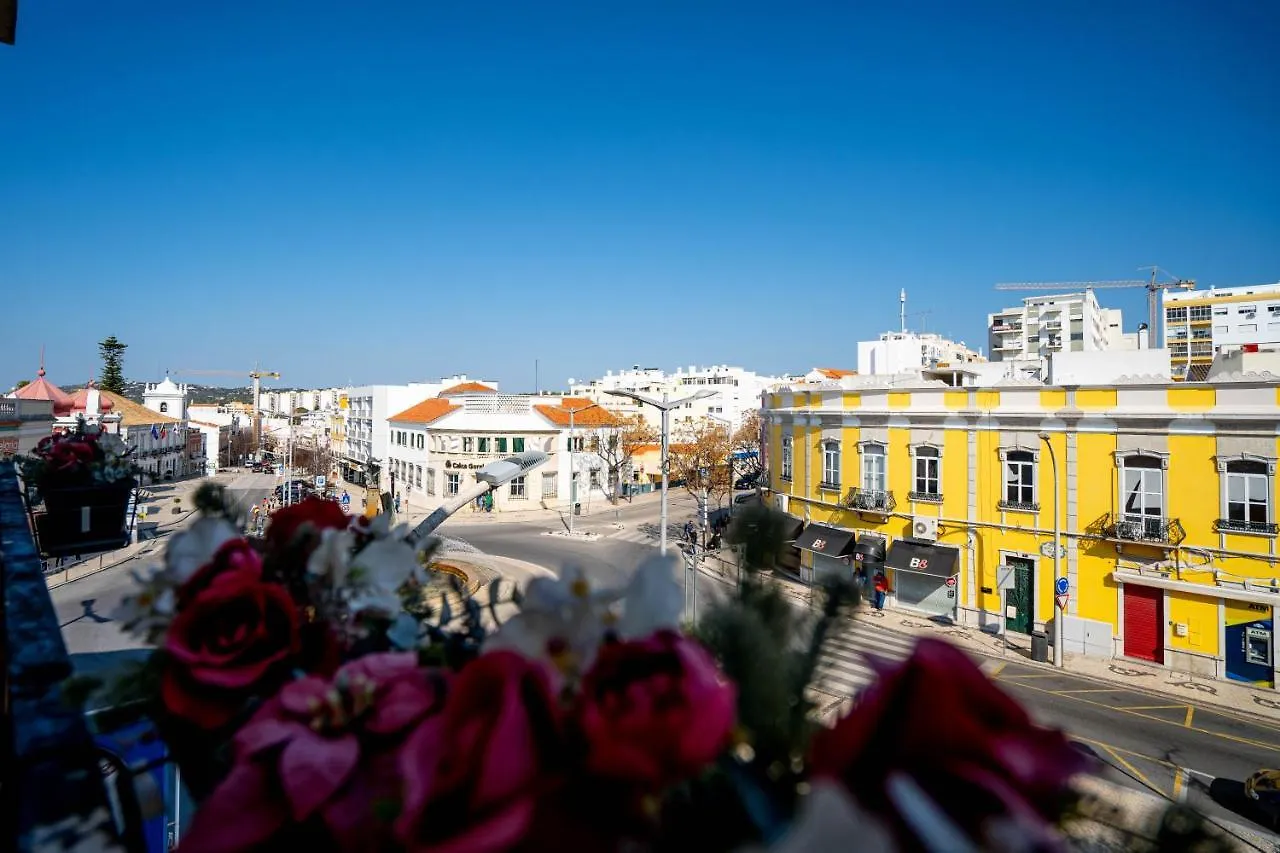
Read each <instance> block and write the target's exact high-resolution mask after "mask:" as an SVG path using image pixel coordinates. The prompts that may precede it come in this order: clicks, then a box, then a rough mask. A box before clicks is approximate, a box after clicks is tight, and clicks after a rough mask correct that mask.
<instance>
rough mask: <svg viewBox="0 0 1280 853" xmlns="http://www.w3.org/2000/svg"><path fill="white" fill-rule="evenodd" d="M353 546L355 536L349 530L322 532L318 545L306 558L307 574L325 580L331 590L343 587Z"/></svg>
mask: <svg viewBox="0 0 1280 853" xmlns="http://www.w3.org/2000/svg"><path fill="white" fill-rule="evenodd" d="M354 546H355V535H354V534H352V533H351V531H350V530H338V529H336V528H332V527H329V528H326V529H324V530H322V531H321V532H320V544H319V545H317V546H316V549H315V550H314V551H312V552H311V556H310V557H308V558H307V574H309V575H311V576H312V577H316V578H323V579H324V580H327V581H328V582H329V585H330V586H331V587H332V588H333V589H339V588H341V587H343V586H345V585H346V583H347V574H348V572H349V570H350V568H351V549H352V548H353V547H354Z"/></svg>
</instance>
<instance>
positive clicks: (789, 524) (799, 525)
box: [781, 515, 804, 542]
mask: <svg viewBox="0 0 1280 853" xmlns="http://www.w3.org/2000/svg"><path fill="white" fill-rule="evenodd" d="M781 527H782V541H783V542H792V541H794V540H796V539H798V538H799V537H800V531H801V530H804V519H802V518H796V517H795V516H794V515H784V516H782V522H781Z"/></svg>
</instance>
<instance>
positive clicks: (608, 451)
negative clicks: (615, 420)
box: [587, 415, 659, 504]
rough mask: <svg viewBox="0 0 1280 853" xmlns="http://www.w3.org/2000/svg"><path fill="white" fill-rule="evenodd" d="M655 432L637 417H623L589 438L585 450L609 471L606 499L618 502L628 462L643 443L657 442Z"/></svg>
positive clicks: (629, 462)
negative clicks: (615, 424)
mask: <svg viewBox="0 0 1280 853" xmlns="http://www.w3.org/2000/svg"><path fill="white" fill-rule="evenodd" d="M658 438H659V436H658V431H657V430H656V429H654V428H653V427H652V426H650V425H649V424H648V422H646V421H645V419H644V418H642V417H640V416H639V415H632V416H631V417H627V418H623V419H622V420H621V422H620V423H619V424H618V425H617V426H614V427H604V428H602V429H598V430H596V431H595V432H594V433H592V435H591V439H590V441H589V442H588V445H587V446H588V447H589V448H590V449H591V452H592V453H594V454H596V455H597V456H599V457H600V459H601V460H602V461H603V462H604V464H605V467H606V468H607V469H608V476H609V500H610V501H611V502H613V503H615V504H616V503H617V502H618V498H619V496H620V494H621V492H622V480H623V477H624V476H625V475H626V473H627V472H628V471H629V470H630V469H631V459H632V457H633V456H635V454H636V452H637V451H638V450H639V449H640V448H641V447H642V446H644V445H646V444H653V443H654V442H656V441H658Z"/></svg>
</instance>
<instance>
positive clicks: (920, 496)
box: [907, 492, 942, 504]
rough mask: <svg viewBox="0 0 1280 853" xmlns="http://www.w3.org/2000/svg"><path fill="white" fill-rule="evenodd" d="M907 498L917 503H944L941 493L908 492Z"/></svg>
mask: <svg viewBox="0 0 1280 853" xmlns="http://www.w3.org/2000/svg"><path fill="white" fill-rule="evenodd" d="M907 497H908V498H909V499H910V500H913V501H915V502H916V503H925V504H940V503H942V493H941V492H907Z"/></svg>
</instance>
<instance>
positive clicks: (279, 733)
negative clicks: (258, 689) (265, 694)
mask: <svg viewBox="0 0 1280 853" xmlns="http://www.w3.org/2000/svg"><path fill="white" fill-rule="evenodd" d="M272 710H273V711H274V710H276V709H272ZM308 733H309V729H307V728H306V726H303V725H300V724H298V723H295V722H293V721H291V720H281V719H279V718H278V717H275V716H273V715H268V716H261V715H259V716H257V717H255V718H254V719H252V720H250V721H249V722H248V723H246V724H245V726H244V728H242V729H240V731H238V732H236V738H235V741H236V752H237V754H239V755H244V756H253V755H257V754H258V753H259V752H262V751H263V750H266V749H270V748H271V747H273V746H277V745H279V744H282V743H284V742H285V741H289V740H293V739H294V738H296V737H298V736H300V735H305V734H308Z"/></svg>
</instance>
